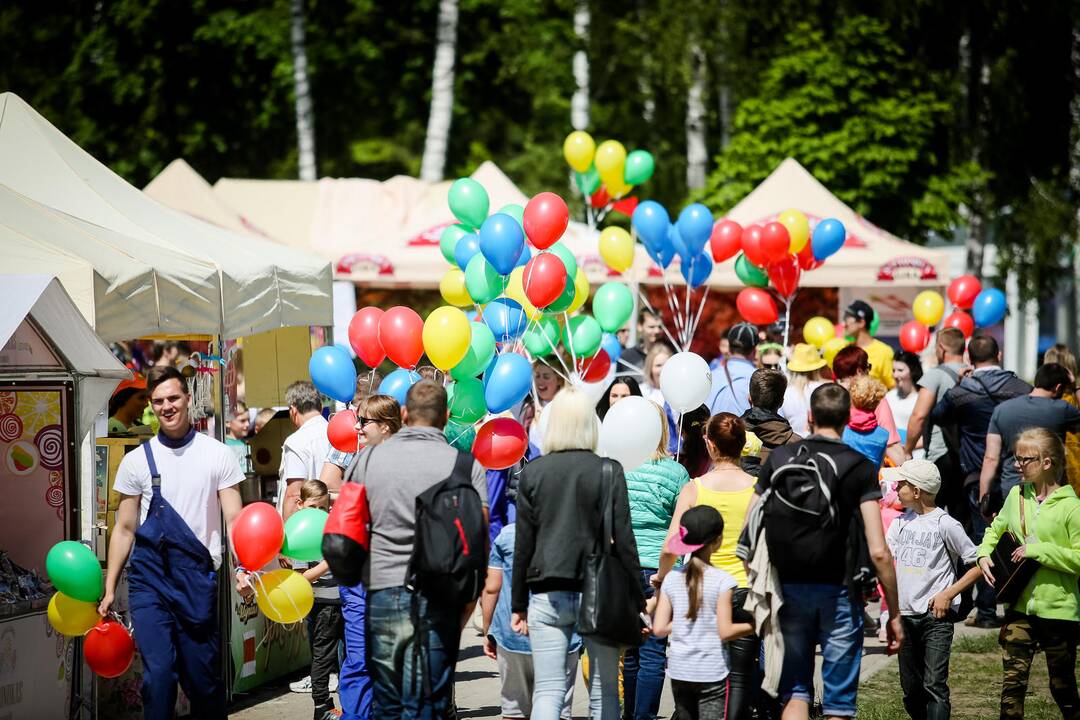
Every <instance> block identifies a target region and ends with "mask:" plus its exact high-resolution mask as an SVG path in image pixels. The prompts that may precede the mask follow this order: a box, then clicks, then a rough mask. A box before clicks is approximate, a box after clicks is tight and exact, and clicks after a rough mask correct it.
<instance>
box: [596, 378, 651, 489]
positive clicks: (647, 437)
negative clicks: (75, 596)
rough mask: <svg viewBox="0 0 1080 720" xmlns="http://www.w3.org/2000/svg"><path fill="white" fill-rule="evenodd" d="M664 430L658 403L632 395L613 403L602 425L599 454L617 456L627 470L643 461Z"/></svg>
mask: <svg viewBox="0 0 1080 720" xmlns="http://www.w3.org/2000/svg"><path fill="white" fill-rule="evenodd" d="M662 434H663V426H662V425H661V423H660V413H659V411H658V410H657V407H656V403H654V402H652V401H651V400H646V399H645V398H643V397H640V396H636V395H631V396H630V397H627V398H623V399H622V400H620V401H619V402H617V403H615V404H614V405H612V406H611V409H610V410H608V412H607V415H605V416H604V422H603V423H602V424H601V425H600V454H601V455H604V456H606V457H609V458H611V459H613V460H618V461H619V463H620V464H622V466H623V469H624V470H633V469H634V468H636V467H638V466H639V465H642V464H644V463H645V462H646V461H647V460H648V459H649V458H651V457H652V456H653V453H655V452H656V448H657V446H658V445H660V438H661V436H662Z"/></svg>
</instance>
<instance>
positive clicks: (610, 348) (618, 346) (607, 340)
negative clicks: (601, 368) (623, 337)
mask: <svg viewBox="0 0 1080 720" xmlns="http://www.w3.org/2000/svg"><path fill="white" fill-rule="evenodd" d="M600 347H601V349H603V351H604V352H606V353H607V354H608V357H609V358H611V364H612V365H614V364H616V363H617V362H619V358H620V357H622V351H623V346H622V343H620V342H619V338H617V337H615V336H614V335H613V334H612V333H604V337H603V338H602V339H601V340H600Z"/></svg>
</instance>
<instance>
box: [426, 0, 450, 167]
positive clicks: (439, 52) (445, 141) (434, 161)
mask: <svg viewBox="0 0 1080 720" xmlns="http://www.w3.org/2000/svg"><path fill="white" fill-rule="evenodd" d="M457 24H458V4H457V0H439V21H438V25H437V26H436V32H435V37H436V45H435V64H434V66H433V69H432V73H431V113H430V114H429V115H428V126H427V137H426V138H425V139H424V157H423V160H421V163H420V179H421V180H427V181H428V182H437V181H439V180H442V179H443V173H444V172H445V170H446V149H447V146H448V145H449V142H450V120H451V118H452V117H453V111H454V55H455V52H456V47H457Z"/></svg>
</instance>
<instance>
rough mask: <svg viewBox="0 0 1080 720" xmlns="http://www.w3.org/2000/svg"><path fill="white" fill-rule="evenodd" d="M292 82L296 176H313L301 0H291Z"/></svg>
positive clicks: (312, 134) (312, 116)
mask: <svg viewBox="0 0 1080 720" xmlns="http://www.w3.org/2000/svg"><path fill="white" fill-rule="evenodd" d="M290 35H291V38H292V59H293V82H294V83H295V84H296V91H295V93H296V145H297V149H298V154H299V161H300V179H301V180H315V179H317V177H318V170H317V169H316V165H315V110H314V108H313V107H312V102H311V86H310V84H309V83H308V68H307V43H306V42H305V40H304V0H292V23H291V34H290Z"/></svg>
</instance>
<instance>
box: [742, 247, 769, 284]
mask: <svg viewBox="0 0 1080 720" xmlns="http://www.w3.org/2000/svg"><path fill="white" fill-rule="evenodd" d="M735 275H736V276H737V277H738V278H739V280H741V281H742V284H743V285H746V286H747V287H758V288H763V287H765V286H766V285H768V284H769V276H768V275H767V274H766V273H765V271H764V270H762V269H761V268H759V267H758V266H757V265H755V264H754V263H752V262H750V261H749V260H747V259H746V256H745V255H743V254H742V253H739V257H737V258H735Z"/></svg>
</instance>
